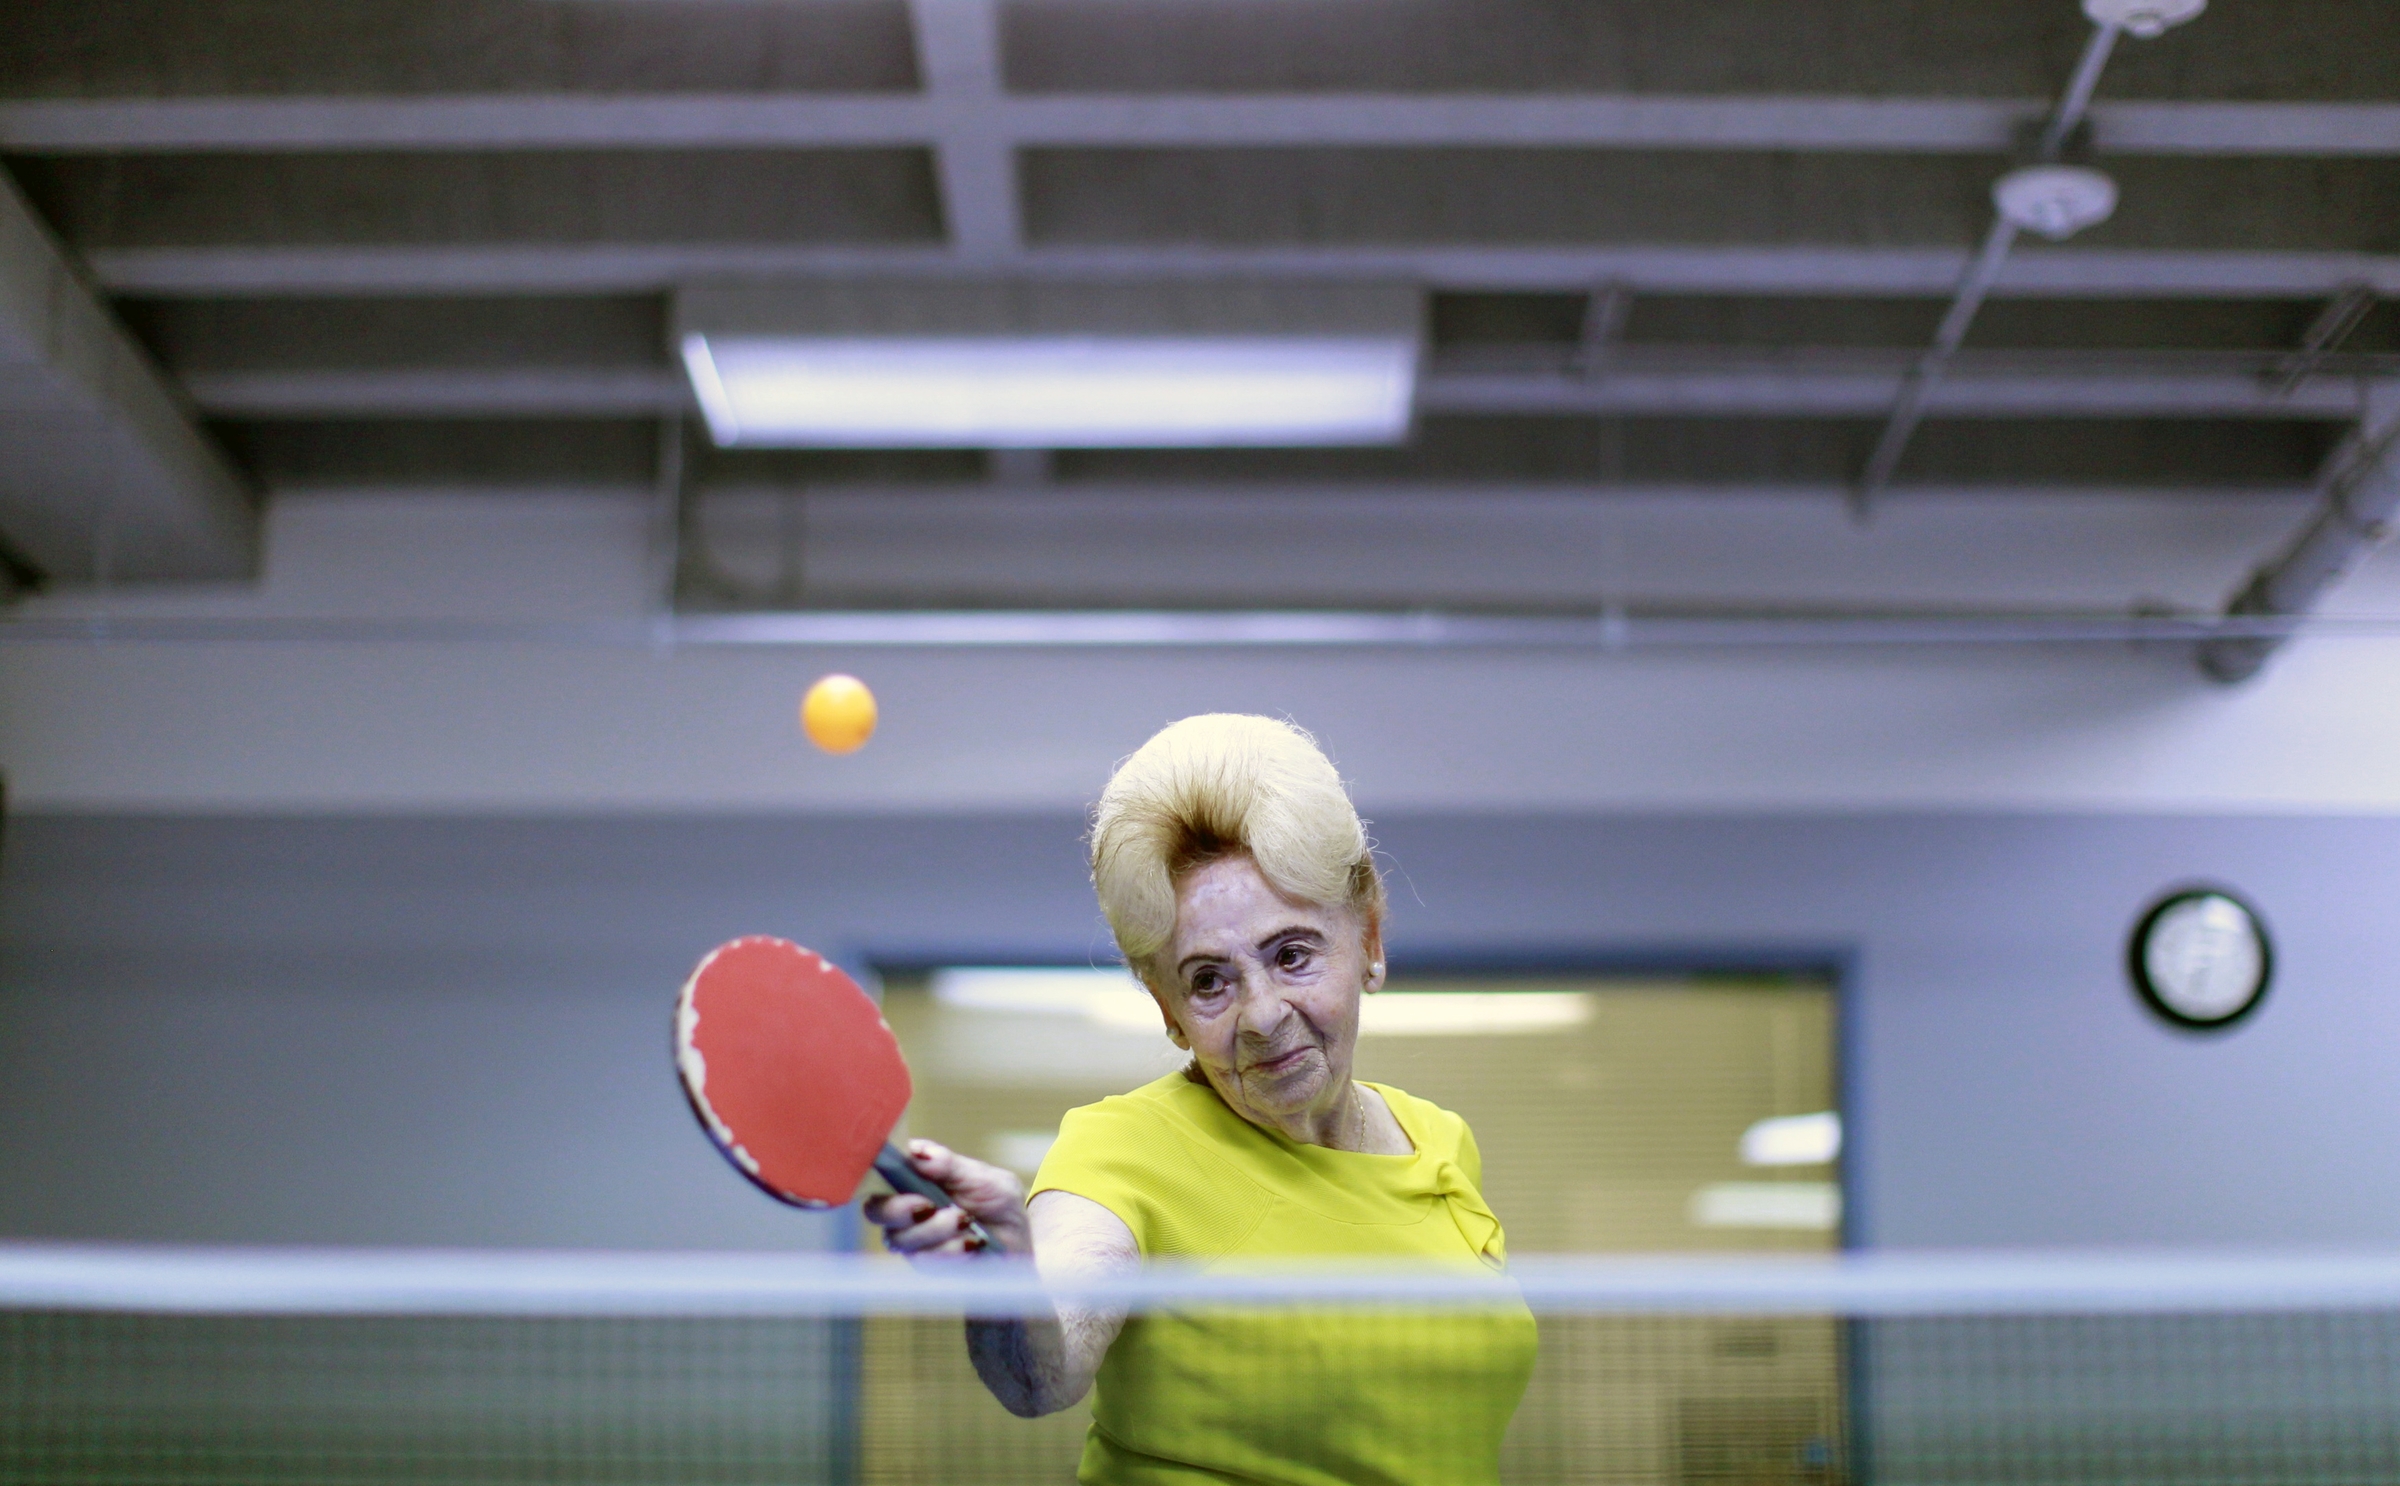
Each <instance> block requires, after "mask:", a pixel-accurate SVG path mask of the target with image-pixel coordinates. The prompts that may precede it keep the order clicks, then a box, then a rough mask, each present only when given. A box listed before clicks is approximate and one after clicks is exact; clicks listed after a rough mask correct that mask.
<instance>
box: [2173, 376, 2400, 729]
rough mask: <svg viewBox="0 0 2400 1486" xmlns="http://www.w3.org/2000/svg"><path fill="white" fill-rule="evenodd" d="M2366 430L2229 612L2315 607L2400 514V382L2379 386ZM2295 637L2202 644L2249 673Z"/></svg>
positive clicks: (2232, 673) (2236, 674)
mask: <svg viewBox="0 0 2400 1486" xmlns="http://www.w3.org/2000/svg"><path fill="white" fill-rule="evenodd" d="M2373 402H2374V406H2373V408H2372V411H2371V412H2370V414H2369V416H2368V418H2367V419H2366V421H2364V422H2363V423H2361V424H2360V426H2359V433H2358V437H2357V438H2356V439H2355V440H2354V441H2353V442H2352V443H2351V444H2350V445H2349V446H2348V448H2347V449H2346V451H2345V452H2344V453H2343V454H2341V455H2339V456H2337V458H2336V460H2335V467H2334V473H2333V475H2332V477H2331V478H2330V479H2328V480H2327V481H2326V482H2325V497H2324V499H2323V500H2322V501H2320V502H2319V503H2318V505H2317V508H2316V510H2315V511H2314V512H2313V513H2311V515H2310V516H2309V519H2308V524H2307V525H2305V526H2303V527H2302V528H2301V529H2300V534H2299V535H2298V536H2296V537H2294V538H2293V539H2292V542H2291V545H2289V546H2288V547H2286V548H2284V550H2283V551H2282V552H2281V553H2280V554H2278V555H2277V556H2276V557H2274V558H2272V559H2270V560H2269V561H2267V562H2266V563H2264V564H2262V565H2261V566H2260V567H2259V569H2258V570H2257V571H2256V572H2255V573H2253V574H2251V576H2250V581H2249V582H2248V583H2247V584H2246V585H2244V586H2243V588H2242V590H2241V592H2240V593H2238V594H2236V595H2235V596H2234V599H2233V602H2232V603H2231V604H2229V605H2227V606H2226V610H2225V612H2226V616H2227V617H2228V618H2229V619H2237V620H2244V619H2261V618H2282V619H2294V618H2299V617H2303V616H2306V615H2308V614H2309V613H2311V612H2312V611H2313V610H2315V608H2316V607H2317V605H2318V604H2319V603H2321V602H2322V601H2323V600H2324V597H2325V595H2326V594H2327V593H2329V592H2331V591H2332V589H2333V587H2334V585H2335V584H2337V583H2339V582H2341V581H2342V579H2343V578H2344V577H2345V576H2347V575H2348V574H2349V572H2350V570H2351V569H2352V568H2353V567H2356V566H2357V565H2358V562H2359V560H2360V559H2361V558H2363V557H2364V556H2366V554H2367V553H2368V552H2369V551H2371V550H2372V549H2374V548H2375V547H2376V546H2377V545H2378V544H2380V543H2381V542H2383V541H2384V540H2385V538H2387V537H2388V536H2390V535H2391V530H2392V525H2393V522H2394V520H2395V519H2400V386H2392V387H2383V388H2379V389H2377V391H2376V393H2375V396H2374V399H2373ZM2290 640H2291V633H2290V632H2289V631H2284V632H2279V633H2260V634H2255V635H2224V636H2220V637H2218V638H2216V639H2213V640H2210V641H2209V642H2207V643H2206V644H2204V645H2202V646H2201V647H2200V669H2201V670H2203V671H2205V672H2207V673H2208V675H2210V676H2211V677H2213V678H2215V679H2216V680H2219V681H2223V682H2227V683H2231V682H2236V681H2246V680H2248V679H2249V678H2251V677H2252V676H2255V675H2257V674H2258V671H2259V668H2260V667H2261V666H2264V665H2265V664H2266V663H2267V658H2268V657H2269V656H2271V655H2273V654H2274V653H2275V652H2276V651H2277V650H2279V649H2281V648H2282V647H2283V646H2284V645H2285V644H2287V643H2289V642H2290Z"/></svg>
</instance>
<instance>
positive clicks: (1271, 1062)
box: [1250, 1043, 1316, 1074]
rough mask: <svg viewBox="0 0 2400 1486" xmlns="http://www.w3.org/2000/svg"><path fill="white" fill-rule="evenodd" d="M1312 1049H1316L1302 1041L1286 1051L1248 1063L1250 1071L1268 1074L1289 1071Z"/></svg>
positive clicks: (1297, 1065) (1312, 1050) (1298, 1064)
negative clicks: (1297, 1045)
mask: <svg viewBox="0 0 2400 1486" xmlns="http://www.w3.org/2000/svg"><path fill="white" fill-rule="evenodd" d="M1314 1051H1316V1049H1314V1048H1312V1047H1309V1046H1308V1045H1307V1044H1305V1043H1303V1044H1301V1045H1300V1046H1299V1047H1296V1048H1293V1049H1292V1050H1291V1051H1290V1052H1288V1053H1277V1054H1276V1055H1275V1056H1274V1057H1272V1058H1261V1059H1260V1060H1259V1061H1257V1062H1255V1063H1253V1064H1251V1065H1250V1071H1251V1072H1252V1073H1270V1074H1272V1073H1289V1072H1291V1071H1292V1070H1293V1069H1295V1068H1297V1067H1299V1066H1300V1064H1301V1063H1302V1062H1303V1061H1304V1060H1305V1059H1306V1058H1307V1057H1308V1055H1309V1054H1310V1053H1312V1052H1314Z"/></svg>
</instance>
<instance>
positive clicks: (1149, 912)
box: [1092, 712, 1384, 979]
mask: <svg viewBox="0 0 2400 1486" xmlns="http://www.w3.org/2000/svg"><path fill="white" fill-rule="evenodd" d="M1239 854H1247V855H1248V856H1249V858H1250V859H1251V861H1253V862H1255V863H1257V864H1258V871H1259V875H1260V876H1262V877H1264V878H1266V880H1267V882H1268V883H1269V884H1270V885H1272V886H1273V887H1274V888H1275V890H1276V891H1278V892H1280V893H1282V894H1284V895H1285V896H1286V897H1290V898H1297V899H1299V900H1301V901H1302V902H1306V903H1316V904H1321V905H1325V906H1328V907H1331V906H1335V905H1340V906H1345V907H1348V908H1350V909H1351V910H1353V911H1354V912H1356V913H1357V914H1358V915H1359V917H1360V918H1361V919H1362V920H1363V921H1364V922H1365V924H1366V926H1367V929H1368V931H1369V932H1370V933H1373V932H1375V931H1377V930H1379V929H1380V928H1381V926H1382V923H1383V911H1384V894H1383V875H1382V874H1381V873H1379V872H1378V871H1376V870H1375V853H1374V847H1373V844H1372V843H1371V842H1369V841H1368V840H1367V828H1366V823H1365V822H1364V821H1362V820H1360V819H1359V818H1358V811H1357V810H1356V809H1355V808H1354V807H1353V806H1352V805H1351V803H1350V796H1349V794H1348V792H1347V791H1345V790H1344V789H1343V788H1342V777H1341V775H1339V774H1337V773H1335V772H1334V767H1333V761H1332V760H1331V759H1328V758H1327V757H1325V754H1324V751H1323V750H1322V749H1320V748H1318V747H1317V741H1316V739H1314V738H1311V737H1310V736H1309V735H1308V734H1307V733H1305V732H1303V731H1301V730H1300V729H1299V728H1297V727H1294V726H1293V725H1292V724H1290V723H1288V722H1279V721H1277V720H1276V719H1274V718H1272V717H1246V716H1242V715H1240V714H1238V713H1231V712H1212V713H1208V714H1205V715H1203V716H1199V717H1187V718H1185V719H1184V720H1183V721H1181V722H1178V723H1173V724H1170V725H1169V726H1167V727H1165V728H1163V729H1161V730H1160V731H1159V732H1158V734H1157V735H1156V736H1154V737H1152V738H1151V740H1150V741H1149V742H1147V743H1144V744H1143V745H1142V746H1141V747H1140V748H1139V749H1137V750H1135V751H1134V754H1133V756H1132V757H1130V758H1128V759H1126V760H1125V761H1124V762H1123V763H1121V764H1119V765H1118V766H1117V772H1116V773H1115V774H1114V775H1112V776H1110V778H1109V781H1108V787H1107V788H1106V789H1104V790H1102V791H1101V792H1100V803H1099V806H1098V807H1097V809H1095V811H1094V812H1093V816H1092V886H1093V888H1094V889H1095V890H1096V891H1097V892H1098V893H1099V895H1100V911H1101V912H1102V913H1103V914H1106V915H1107V917H1108V926H1109V929H1110V930H1111V931H1112V932H1113V933H1114V934H1115V935H1116V939H1117V948H1118V949H1119V950H1120V951H1122V952H1123V954H1124V956H1125V963H1126V964H1127V965H1129V966H1131V967H1132V968H1133V970H1134V971H1135V972H1136V973H1137V974H1140V975H1142V976H1143V977H1144V978H1145V979H1147V978H1148V977H1149V973H1150V968H1151V958H1152V957H1153V956H1155V955H1156V954H1157V953H1158V952H1159V951H1160V950H1162V949H1164V948H1166V945H1167V941H1168V940H1169V939H1171V938H1172V937H1174V933H1175V884H1176V881H1177V879H1179V878H1180V877H1182V876H1183V874H1185V873H1187V872H1189V871H1191V870H1192V869H1193V868H1195V867H1199V866H1203V865H1205V864H1206V863H1208V862H1212V861H1215V860H1217V859H1218V858H1220V857H1227V856H1234V855H1239Z"/></svg>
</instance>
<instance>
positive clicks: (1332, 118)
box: [0, 0, 2400, 156]
mask: <svg viewBox="0 0 2400 1486" xmlns="http://www.w3.org/2000/svg"><path fill="white" fill-rule="evenodd" d="M978 12H981V13H982V14H981V15H980V16H979V15H978V14H977V13H978ZM915 14H916V21H917V27H918V37H919V46H920V48H921V49H922V50H923V53H924V64H923V70H924V73H925V76H926V79H927V82H928V87H927V90H926V91H925V92H924V93H920V94H908V93H780V94H760V93H731V94H724V93H717V94H709V93H701V94H666V95H657V94H619V95H592V94H523V95H518V94H499V95H494V94H470V95H462V96H454V97H438V96H437V97H394V98H362V97H343V96H328V97H234V98H108V99H18V100H11V101H5V102H0V149H6V150H10V151H15V152H20V153H31V154H129V153H178V154H183V153H194V152H218V151H223V152H242V151H267V152H278V153H281V152H323V151H356V150H477V149H491V150H527V149H712V148H715V149H755V148H781V147H789V148H814V147H827V146H832V147H839V146H844V145H860V146H865V145H895V144H922V145H933V146H937V147H941V148H945V149H948V148H961V149H967V150H974V149H978V148H994V149H1000V150H1007V149H1013V148H1025V147H1040V146H1053V145H1054V146H1077V145H1083V146H1109V145H1123V146H1167V147H1173V146H1208V145H1226V146H1239V145H1370V146H1371V145H1393V146H1417V147H1440V146H1499V147H1505V146H1512V145H1514V146H1524V147H1580V148H1587V149H1705V150H1778V151H1792V150H1799V151H1823V152H1839V153H1856V154H1927V153H1931V154H1983V153H1995V154H1996V153H2005V152H2007V151H2008V150H2009V149H2010V148H2011V146H2012V144H2013V141H2014V131H2015V130H2016V129H2017V128H2018V127H2019V126H2020V125H2022V124H2023V123H2024V122H2026V121H2027V120H2029V119H2039V118H2040V117H2041V116H2042V115H2043V113H2044V112H2045V110H2046V109H2047V108H2048V104H2047V103H2046V102H2045V101H2044V100H2041V99H2036V98H2021V99H2020V98H1849V97H1839V96H1815V97H1773V96H1753V97H1720V96H1696V97H1695V96H1679V95H1673V94H1514V95H1511V94H1502V95H1480V94H1475V95H1459V94H1444V93H1426V94H1390V93H1357V94H1322V93H1312V94H1299V95H1290V94H1263V95H1256V96H1248V97H1242V96H1232V97H1228V96H1223V95H1206V94H1149V95H1134V96H1115V95H1097V94H1093V95H1035V96H1010V95H1007V94H1005V93H1003V92H1001V91H1000V90H999V80H998V74H997V57H996V52H995V46H996V42H995V40H994V39H993V37H992V35H991V31H990V25H989V20H988V16H989V4H988V0H918V3H917V4H916V6H915ZM2091 118H2092V125H2093V137H2094V145H2095V148H2097V149H2098V150H2100V151H2101V152H2103V153H2108V154H2120V155H2267V156H2276V155H2281V156H2293V155H2337V156H2376V155H2400V104H2385V103H2241V102H2193V103H2106V104H2098V105H2095V106H2094V107H2093V109H2092V113H2091Z"/></svg>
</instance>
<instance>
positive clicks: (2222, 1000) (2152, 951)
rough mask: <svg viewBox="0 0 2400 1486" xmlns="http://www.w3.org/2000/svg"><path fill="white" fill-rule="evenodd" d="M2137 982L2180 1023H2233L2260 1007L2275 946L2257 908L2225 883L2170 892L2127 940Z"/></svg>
mask: <svg viewBox="0 0 2400 1486" xmlns="http://www.w3.org/2000/svg"><path fill="white" fill-rule="evenodd" d="M2126 968H2127V970H2128V971H2130V972H2131V974H2132V976H2133V984H2134V989H2136V990H2138V991H2140V992H2141V993H2142V999H2143V1000H2144V1001H2145V1002H2147V1003H2149V1006H2150V1009H2151V1010H2152V1011H2155V1012H2157V1013H2158V1014H2159V1015H2160V1016H2162V1017H2164V1018H2166V1019H2167V1020H2168V1021H2170V1022H2172V1023H2174V1024H2175V1025H2176V1026H2179V1027H2194V1028H2200V1029H2203V1030H2208V1031H2215V1030H2217V1029H2220V1028H2224V1027H2230V1026H2232V1025H2233V1024H2234V1023H2235V1022H2238V1021H2240V1020H2241V1019H2242V1018H2243V1017H2245V1016H2248V1015H2249V1014H2250V1013H2251V1012H2253V1011H2255V1010H2257V1009H2258V1003H2259V1002H2260V1001H2262V1000H2264V999H2265V998H2266V994H2267V985H2268V982H2270V981H2271V980H2273V979H2274V976H2275V949H2274V945H2273V944H2272V942H2271V941H2269V939H2268V938H2267V927H2266V925H2265V924H2264V923H2262V922H2260V920H2259V916H2258V912H2257V910H2256V909H2253V908H2252V907H2251V906H2250V905H2249V904H2247V903H2245V902H2243V901H2242V900H2241V899H2240V898H2238V897H2236V896H2235V895H2234V894H2232V893H2231V892H2228V891H2226V890H2225V889H2223V888H2214V887H2193V888H2185V889H2183V890H2181V891H2179V892H2174V893H2170V894H2168V895H2167V896H2166V897H2164V898H2161V899H2160V900H2159V901H2158V902H2157V903H2156V904H2154V905H2152V906H2151V908H2150V911H2149V912H2147V913H2145V914H2143V915H2142V919H2141V922H2140V923H2138V924H2136V925H2135V926H2134V930H2133V942H2132V943H2131V944H2129V945H2128V946H2127V947H2126Z"/></svg>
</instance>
